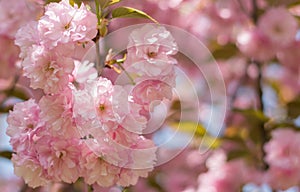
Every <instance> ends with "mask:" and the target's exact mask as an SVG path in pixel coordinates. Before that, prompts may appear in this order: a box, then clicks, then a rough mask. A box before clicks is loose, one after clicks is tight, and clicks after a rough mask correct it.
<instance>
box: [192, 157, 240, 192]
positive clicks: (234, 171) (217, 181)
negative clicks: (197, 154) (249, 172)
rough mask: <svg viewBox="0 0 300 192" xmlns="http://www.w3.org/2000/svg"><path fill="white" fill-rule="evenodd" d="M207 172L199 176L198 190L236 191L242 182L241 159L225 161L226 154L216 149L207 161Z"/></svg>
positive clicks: (206, 191)
mask: <svg viewBox="0 0 300 192" xmlns="http://www.w3.org/2000/svg"><path fill="white" fill-rule="evenodd" d="M207 167H208V169H209V170H208V172H206V173H204V174H200V176H199V188H198V191H199V192H232V191H238V190H239V189H240V187H241V186H242V184H243V182H244V177H245V176H244V175H245V173H244V170H245V169H244V167H245V165H244V164H243V162H242V161H240V160H234V161H230V162H226V154H225V153H224V152H223V151H216V152H215V153H214V154H213V155H212V156H211V157H210V158H209V159H208V161H207Z"/></svg>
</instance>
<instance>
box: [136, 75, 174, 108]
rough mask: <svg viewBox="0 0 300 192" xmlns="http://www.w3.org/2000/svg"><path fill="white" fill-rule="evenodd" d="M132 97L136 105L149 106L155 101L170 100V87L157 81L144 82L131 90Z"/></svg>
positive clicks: (171, 94)
mask: <svg viewBox="0 0 300 192" xmlns="http://www.w3.org/2000/svg"><path fill="white" fill-rule="evenodd" d="M132 96H133V99H134V101H135V102H136V103H138V104H141V105H150V104H151V103H152V102H155V101H163V99H169V100H171V99H172V96H173V93H172V87H171V86H170V85H167V84H166V83H164V82H162V81H159V80H146V81H142V82H140V83H139V84H137V85H135V86H134V88H133V90H132Z"/></svg>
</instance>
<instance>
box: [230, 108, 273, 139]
mask: <svg viewBox="0 0 300 192" xmlns="http://www.w3.org/2000/svg"><path fill="white" fill-rule="evenodd" d="M233 112H236V113H239V114H241V115H242V116H244V117H245V119H246V123H247V127H248V129H249V130H248V136H249V138H250V139H251V140H252V141H253V142H254V143H256V144H258V143H262V142H264V141H263V140H265V139H266V138H265V137H266V135H262V134H263V131H262V129H264V125H265V123H266V122H268V121H269V118H268V117H267V116H265V115H264V114H263V112H262V111H258V110H254V109H243V110H242V109H233Z"/></svg>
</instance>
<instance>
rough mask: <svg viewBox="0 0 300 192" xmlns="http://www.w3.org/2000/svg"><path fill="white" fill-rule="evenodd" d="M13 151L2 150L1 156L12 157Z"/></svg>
mask: <svg viewBox="0 0 300 192" xmlns="http://www.w3.org/2000/svg"><path fill="white" fill-rule="evenodd" d="M12 154H13V152H12V151H0V157H3V158H6V159H11V157H12Z"/></svg>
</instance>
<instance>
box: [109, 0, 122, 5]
mask: <svg viewBox="0 0 300 192" xmlns="http://www.w3.org/2000/svg"><path fill="white" fill-rule="evenodd" d="M121 1H123V0H110V2H109V4H108V5H109V6H111V5H114V4H117V3H120V2H121Z"/></svg>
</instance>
